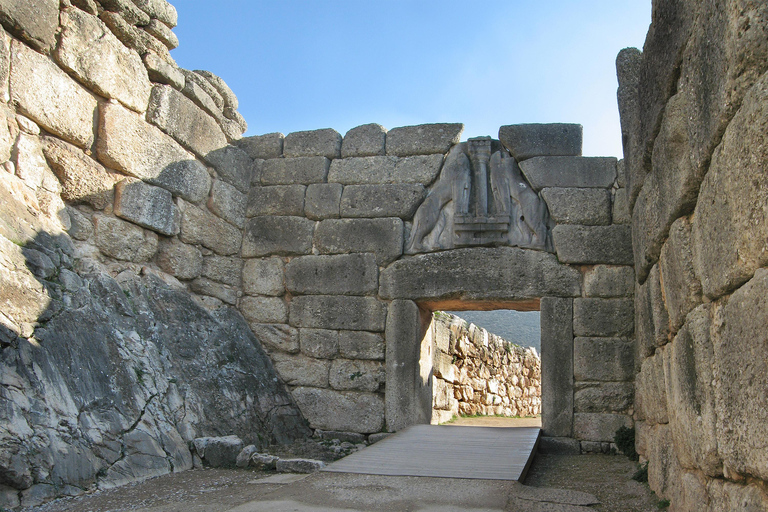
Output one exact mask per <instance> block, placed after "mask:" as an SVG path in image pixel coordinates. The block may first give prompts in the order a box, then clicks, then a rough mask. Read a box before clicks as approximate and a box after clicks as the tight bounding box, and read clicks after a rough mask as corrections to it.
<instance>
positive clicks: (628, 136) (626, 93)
mask: <svg viewBox="0 0 768 512" xmlns="http://www.w3.org/2000/svg"><path fill="white" fill-rule="evenodd" d="M642 59H643V53H642V52H641V51H640V50H638V49H637V48H624V49H623V50H621V51H620V52H619V54H618V56H616V77H617V79H618V82H619V88H618V90H617V91H616V98H617V100H618V106H619V118H620V121H621V135H622V146H623V149H624V160H623V162H624V164H623V165H621V167H622V168H623V169H624V172H621V171H620V172H619V186H620V187H623V188H626V190H627V199H628V204H631V205H634V200H635V198H636V197H637V194H638V192H639V191H640V187H642V185H643V179H644V178H645V172H646V171H645V168H644V167H643V163H644V160H643V152H642V151H641V150H640V148H641V144H640V105H639V99H638V92H637V87H638V82H639V80H640V66H641V64H642ZM630 198H631V199H630Z"/></svg>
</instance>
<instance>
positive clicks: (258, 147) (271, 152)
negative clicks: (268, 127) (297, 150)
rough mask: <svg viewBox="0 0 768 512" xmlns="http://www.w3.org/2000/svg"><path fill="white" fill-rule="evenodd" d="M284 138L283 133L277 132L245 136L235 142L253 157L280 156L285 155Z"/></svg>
mask: <svg viewBox="0 0 768 512" xmlns="http://www.w3.org/2000/svg"><path fill="white" fill-rule="evenodd" d="M284 138H285V136H284V135H283V134H282V133H277V132H275V133H267V134H265V135H254V136H252V137H243V138H242V139H240V140H239V141H237V142H236V143H235V144H237V146H238V147H239V148H240V149H242V150H243V151H245V152H246V153H248V156H250V157H251V158H253V159H268V158H280V157H281V156H283V139H284Z"/></svg>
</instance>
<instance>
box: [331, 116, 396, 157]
mask: <svg viewBox="0 0 768 512" xmlns="http://www.w3.org/2000/svg"><path fill="white" fill-rule="evenodd" d="M386 138H387V130H386V128H384V127H383V126H381V125H380V124H375V123H371V124H364V125H362V126H356V127H355V128H352V129H351V130H349V131H348V132H347V133H346V134H345V135H344V140H343V141H342V142H341V157H342V158H348V157H351V156H374V155H383V154H384V153H385V142H386Z"/></svg>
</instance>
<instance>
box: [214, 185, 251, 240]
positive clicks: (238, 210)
mask: <svg viewBox="0 0 768 512" xmlns="http://www.w3.org/2000/svg"><path fill="white" fill-rule="evenodd" d="M246 203H247V197H246V195H245V194H243V193H242V192H240V191H239V190H237V189H236V188H235V187H233V186H232V185H230V184H229V183H226V182H224V181H222V180H216V181H214V182H213V187H211V197H209V198H208V209H209V210H210V211H211V212H213V213H214V214H215V215H218V216H219V217H221V218H222V219H224V220H226V221H227V222H229V223H230V224H234V225H235V226H237V227H239V228H241V229H242V228H243V227H244V226H245V207H246Z"/></svg>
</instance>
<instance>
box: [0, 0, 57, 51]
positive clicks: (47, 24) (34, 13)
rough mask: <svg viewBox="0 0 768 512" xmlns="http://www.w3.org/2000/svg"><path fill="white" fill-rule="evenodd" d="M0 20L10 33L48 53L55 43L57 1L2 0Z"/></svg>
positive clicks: (0, 3)
mask: <svg viewBox="0 0 768 512" xmlns="http://www.w3.org/2000/svg"><path fill="white" fill-rule="evenodd" d="M0 22H2V24H3V26H4V27H5V28H6V29H7V30H8V31H9V32H10V33H11V34H13V35H15V36H16V37H18V38H20V39H22V40H24V41H25V42H27V43H29V44H30V45H32V46H33V47H35V48H37V49H38V50H41V51H43V52H44V53H48V51H49V50H50V49H51V48H53V46H54V45H55V44H56V29H57V28H58V26H59V2H57V1H56V0H42V1H41V2H35V3H34V4H30V3H27V2H21V1H18V0H2V2H0Z"/></svg>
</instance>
